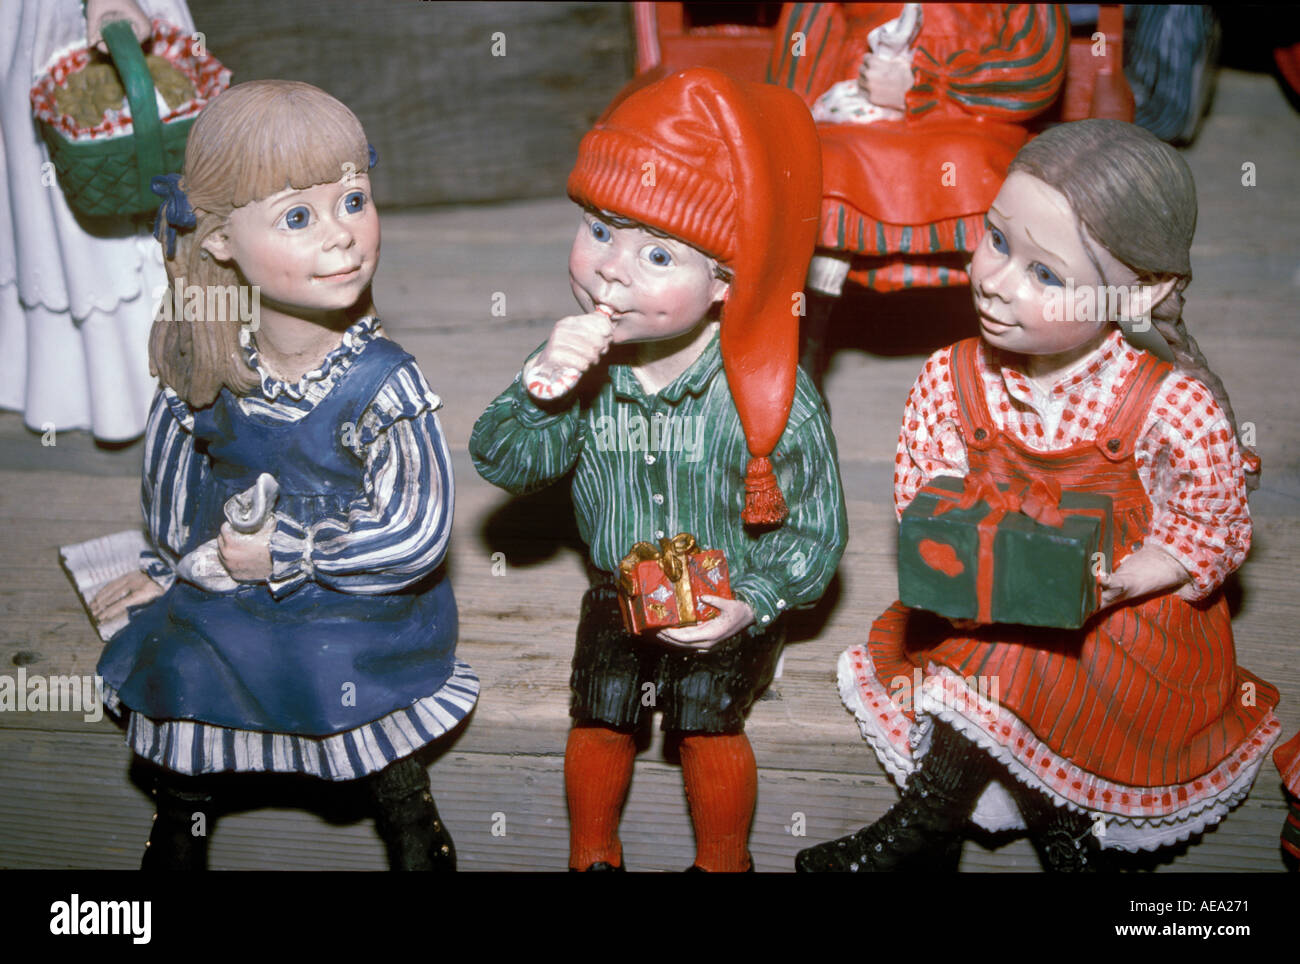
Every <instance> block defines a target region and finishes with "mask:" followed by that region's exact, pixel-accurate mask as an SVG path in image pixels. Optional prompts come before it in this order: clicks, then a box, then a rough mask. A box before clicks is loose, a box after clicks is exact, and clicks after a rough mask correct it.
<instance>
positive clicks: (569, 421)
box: [470, 69, 847, 871]
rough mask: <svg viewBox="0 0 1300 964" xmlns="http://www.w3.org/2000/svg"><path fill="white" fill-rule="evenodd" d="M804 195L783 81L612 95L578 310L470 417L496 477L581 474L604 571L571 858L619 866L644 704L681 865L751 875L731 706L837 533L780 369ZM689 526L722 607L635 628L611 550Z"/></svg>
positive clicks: (807, 230)
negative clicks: (685, 816) (664, 757)
mask: <svg viewBox="0 0 1300 964" xmlns="http://www.w3.org/2000/svg"><path fill="white" fill-rule="evenodd" d="M819 187H820V168H819V159H818V152H817V140H816V134H815V131H814V129H813V125H812V121H811V119H810V117H809V115H808V111H807V108H806V107H805V106H804V105H803V104H802V103H801V102H800V101H799V99H798V98H797V97H794V96H793V95H791V94H790V93H789V92H788V91H784V90H781V89H779V88H776V87H772V86H768V85H757V84H751V83H746V82H740V81H736V80H734V79H732V78H729V77H727V76H726V75H724V74H722V73H719V72H717V71H714V70H709V69H692V70H687V71H684V72H681V73H679V74H676V75H674V76H672V77H668V78H665V79H664V80H661V81H659V82H658V83H656V84H653V85H651V86H650V87H647V88H644V89H642V90H640V91H638V92H637V93H635V94H634V95H632V96H631V97H629V98H628V99H627V100H625V101H624V102H622V103H621V104H619V105H618V106H617V107H616V108H615V109H614V110H613V111H612V112H611V113H610V115H609V116H608V117H607V118H606V119H605V120H604V121H602V122H601V123H599V124H598V125H597V126H596V127H595V128H594V129H593V130H592V131H590V132H589V133H588V134H587V135H586V137H585V138H584V139H583V141H582V144H581V146H580V148H579V155H578V161H577V164H576V165H575V167H574V169H573V172H572V174H571V175H570V177H569V183H568V189H569V195H570V197H572V198H573V200H574V201H576V202H577V203H578V204H580V205H581V206H582V208H583V215H582V221H581V224H580V225H579V228H578V235H577V238H576V239H575V241H574V243H573V248H572V253H571V255H570V260H569V275H570V280H571V283H572V287H573V293H574V297H575V298H576V299H577V302H578V305H579V307H580V309H581V311H580V313H579V314H577V315H573V316H571V317H567V318H563V319H561V320H560V321H558V322H557V323H556V325H555V327H554V329H553V330H552V332H551V335H550V338H549V339H548V340H547V342H546V344H545V345H544V346H542V347H541V348H540V349H539V350H538V351H537V352H536V353H534V354H533V355H532V356H531V357H530V358H529V359H528V361H527V362H526V363H525V365H524V368H523V371H522V372H521V374H520V376H519V377H518V378H516V380H515V383H514V384H513V385H512V386H511V387H510V388H508V389H507V390H506V391H505V392H503V393H502V394H501V395H500V396H499V397H498V398H497V399H496V400H495V401H494V402H493V403H492V404H491V405H490V406H489V407H488V409H487V411H485V412H484V413H483V415H482V416H481V417H480V418H479V420H478V423H477V425H476V426H475V428H474V432H473V436H472V438H471V440H470V452H471V454H472V456H473V459H474V464H475V467H476V468H477V469H478V471H479V472H480V474H482V475H483V477H484V478H486V479H488V480H489V481H491V482H493V483H494V484H496V485H500V486H502V487H503V488H505V489H508V490H510V491H512V492H523V491H527V490H530V489H535V488H538V487H540V486H543V485H546V484H548V483H550V482H554V481H556V480H557V479H560V478H561V477H563V476H564V475H565V474H566V473H568V472H569V471H570V470H572V471H573V472H574V480H573V498H574V508H575V510H576V513H577V519H578V525H579V530H580V532H581V535H582V537H583V539H584V541H585V542H586V543H587V546H588V550H589V554H590V563H591V568H592V569H593V570H594V571H595V572H596V573H597V574H598V575H597V578H596V579H595V580H594V584H593V586H592V587H591V589H590V590H589V591H588V592H587V594H586V596H585V597H584V599H583V604H582V614H581V617H580V621H579V626H578V634H577V635H578V638H577V649H576V652H575V655H574V658H573V672H572V677H571V680H570V683H571V687H572V704H571V708H570V714H571V715H572V717H573V719H574V726H573V729H572V730H571V731H570V735H569V739H568V746H567V748H566V751H565V786H566V792H567V795H568V802H569V815H570V827H571V837H570V843H571V846H570V854H569V866H570V868H571V869H573V870H621V869H623V856H622V849H621V846H620V843H619V837H618V824H619V816H620V811H621V809H622V805H623V800H624V797H625V796H626V793H627V788H628V785H629V782H630V780H631V777H632V765H633V758H634V756H635V753H636V746H635V739H634V733H635V731H636V730H637V728H638V727H640V726H641V725H642V724H644V723H647V722H648V720H649V717H650V715H651V714H653V713H654V712H656V711H662V712H663V714H664V717H663V722H662V725H663V728H664V730H666V731H668V732H669V733H670V734H673V735H675V736H678V737H680V747H681V761H682V773H683V779H684V781H685V784H686V793H687V796H688V798H689V801H690V807H691V817H692V822H693V824H694V828H695V840H696V857H695V863H694V865H693V869H699V870H706V871H745V870H749V869H752V861H751V859H750V856H749V854H748V852H747V842H748V837H749V827H750V821H751V820H752V817H753V810H754V802H755V795H756V791H757V776H758V775H757V766H756V763H755V759H754V754H753V751H752V749H751V748H750V745H749V742H748V740H747V738H746V737H745V734H744V721H745V717H746V716H747V714H748V712H749V709H750V707H751V705H752V703H753V701H754V699H755V697H756V696H757V695H758V693H759V692H761V690H762V689H763V688H764V687H765V686H766V685H767V684H768V683H769V682H770V681H771V679H772V676H773V673H774V671H775V668H776V665H777V660H778V658H779V656H780V651H781V646H782V643H783V639H784V629H783V625H782V624H783V619H782V616H783V615H784V614H785V613H786V612H787V611H788V610H790V609H791V608H793V607H796V606H802V605H806V604H809V603H812V602H814V601H815V600H816V599H818V598H819V597H820V596H821V594H822V592H823V591H824V590H825V587H826V585H827V583H828V582H829V581H830V578H831V576H832V575H833V574H834V572H835V568H836V565H837V563H838V561H839V558H840V555H841V553H842V551H843V547H844V543H845V539H846V535H847V526H846V515H845V508H844V500H843V495H842V492H841V487H840V480H839V470H838V466H837V463H836V455H835V442H834V438H833V437H832V435H831V430H830V424H829V420H828V418H827V416H826V414H825V411H824V409H823V407H822V405H821V403H820V400H819V399H818V396H817V394H816V392H815V391H814V390H813V389H812V387H811V385H810V383H809V382H808V380H807V378H806V376H805V375H804V374H803V373H802V372H799V371H797V368H796V363H795V359H796V340H797V326H798V321H799V318H798V307H797V306H798V303H799V301H800V300H801V290H802V285H803V279H804V272H805V271H806V269H807V264H808V259H809V257H810V255H811V253H812V244H813V236H814V233H815V229H816V221H817V207H818V203H819V199H820V192H819ZM655 425H658V426H660V427H661V431H659V432H647V431H646V429H647V426H655ZM656 438H658V441H657V442H653V441H652V440H654V439H656ZM691 439H694V440H695V441H694V443H690V442H689V441H688V442H687V444H681V442H682V440H691ZM674 440H675V441H674ZM683 532H684V533H689V534H690V535H692V536H693V537H694V538H695V540H696V542H697V544H698V545H699V546H700V547H703V548H705V549H711V550H721V551H722V552H723V553H724V554H725V557H726V560H727V563H728V565H729V567H730V574H731V588H732V592H733V594H734V597H735V598H734V599H724V598H721V597H720V596H716V595H711V594H706V595H703V596H702V597H701V598H702V600H703V601H704V602H705V603H708V604H710V605H712V606H714V607H716V608H717V609H718V610H719V614H718V615H717V616H716V617H715V618H713V619H711V620H709V621H705V622H701V623H699V624H697V625H694V626H686V627H681V628H675V629H665V630H662V631H660V632H659V633H658V634H657V635H651V636H642V635H638V636H633V635H629V633H628V632H626V631H625V629H624V627H623V623H622V620H621V618H620V613H619V605H618V600H617V592H616V588H615V586H616V581H617V579H618V575H619V571H620V568H619V565H620V561H621V560H623V558H624V556H625V555H626V554H628V552H629V550H630V549H631V548H632V547H633V545H634V544H636V543H638V542H650V543H656V542H658V541H659V540H665V539H669V540H671V539H672V537H673V536H675V535H677V534H678V533H683Z"/></svg>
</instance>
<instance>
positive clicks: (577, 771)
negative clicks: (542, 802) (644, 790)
mask: <svg viewBox="0 0 1300 964" xmlns="http://www.w3.org/2000/svg"><path fill="white" fill-rule="evenodd" d="M635 757H636V741H635V740H633V739H632V735H631V734H630V733H620V732H618V731H617V730H610V729H606V728H605V727H603V726H575V727H574V728H573V729H571V730H570V731H569V744H568V746H567V747H566V748H565V750H564V791H565V794H566V795H567V796H568V798H569V866H570V867H573V868H574V869H576V870H586V869H587V868H588V867H590V866H591V865H592V864H594V863H596V862H598V861H604V862H606V863H608V864H612V865H613V866H615V867H618V866H621V865H622V863H623V845H622V844H621V843H620V842H619V839H618V820H619V816H620V814H621V813H622V811H623V799H624V797H626V796H627V788H628V785H629V784H630V783H631V782H632V761H633V760H634V759H635Z"/></svg>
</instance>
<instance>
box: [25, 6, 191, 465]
mask: <svg viewBox="0 0 1300 964" xmlns="http://www.w3.org/2000/svg"><path fill="white" fill-rule="evenodd" d="M139 2H140V6H141V8H142V9H143V10H144V11H145V13H146V14H148V15H149V16H151V17H156V18H159V19H162V20H165V21H167V22H168V23H172V24H176V25H178V26H181V27H183V28H185V29H186V30H193V29H194V22H193V20H192V19H191V18H190V14H189V10H188V9H186V7H185V4H184V2H183V0H139ZM85 41H86V18H85V13H84V11H83V9H82V4H81V0H6V2H3V3H0V71H3V74H2V75H0V135H3V136H2V137H0V180H2V181H3V190H0V408H6V409H12V410H17V411H20V412H22V413H23V420H24V421H25V422H26V423H27V426H28V427H29V428H32V429H34V430H36V431H41V432H44V431H47V430H49V429H51V428H54V429H58V430H62V429H90V430H91V431H93V432H94V434H95V437H96V438H98V439H102V440H104V441H120V440H125V439H130V438H134V437H135V436H137V435H140V434H141V433H142V432H143V431H144V426H145V419H146V417H147V416H148V414H149V403H150V401H151V399H152V397H153V393H154V390H155V388H156V381H155V379H154V378H153V376H151V375H150V374H149V353H148V345H149V329H150V326H151V324H152V319H153V306H154V301H155V294H156V293H158V294H160V293H161V290H162V289H163V288H164V286H165V285H166V283H167V278H166V274H165V273H164V271H163V265H162V255H161V251H160V248H159V245H158V242H157V241H155V240H153V237H152V236H151V234H150V232H149V227H150V225H151V222H150V221H149V219H147V218H146V219H141V220H139V221H138V222H137V221H132V220H128V219H116V218H114V219H95V220H94V221H92V222H87V223H82V222H79V221H78V219H77V218H76V217H75V216H74V215H73V214H72V212H71V211H70V210H69V209H68V205H67V202H66V201H65V200H64V197H63V192H62V191H61V190H60V189H59V187H58V184H57V180H55V179H54V176H53V171H52V168H51V169H50V170H49V171H48V172H47V173H46V175H45V176H44V177H42V166H43V165H44V164H45V163H46V161H48V160H49V156H48V154H47V152H46V148H45V143H44V141H42V139H41V136H40V132H39V130H38V128H37V125H36V122H35V121H34V120H33V118H32V108H31V102H30V100H29V96H28V95H29V93H30V91H31V88H32V84H33V83H34V82H35V80H36V75H37V74H38V73H39V72H40V71H41V70H42V69H43V68H44V67H45V66H46V65H47V64H48V63H49V62H50V60H51V59H53V58H54V57H55V56H56V55H58V54H61V53H63V52H64V51H66V50H68V49H69V48H71V47H74V46H77V45H84V44H85Z"/></svg>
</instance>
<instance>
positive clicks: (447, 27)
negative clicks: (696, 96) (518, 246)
mask: <svg viewBox="0 0 1300 964" xmlns="http://www.w3.org/2000/svg"><path fill="white" fill-rule="evenodd" d="M189 6H190V12H191V13H192V14H193V16H194V23H195V25H196V26H197V28H198V29H199V30H200V31H202V32H203V33H204V35H205V36H206V38H207V46H208V49H209V50H210V51H212V53H213V55H214V56H216V57H217V59H218V60H220V61H221V62H222V63H224V64H225V65H226V66H227V67H229V68H230V69H231V71H232V72H233V74H234V78H233V82H234V83H240V82H242V81H246V80H257V79H262V78H279V79H283V80H302V81H306V82H307V83H310V84H315V85H316V86H317V87H320V88H322V89H323V90H327V91H329V92H330V93H331V94H333V95H334V96H335V97H337V98H339V100H341V101H343V102H344V103H345V104H347V105H348V106H349V107H351V108H352V110H353V112H354V113H356V115H357V117H359V118H360V119H361V123H362V125H363V126H364V127H365V129H366V134H367V135H368V136H369V138H370V141H371V143H372V144H374V146H375V149H376V150H377V151H378V152H379V166H378V167H376V168H375V171H374V175H373V180H374V185H375V193H376V197H377V198H378V200H379V203H380V204H381V205H390V206H397V205H403V206H411V205H421V204H448V203H451V204H455V203H463V202H480V201H503V200H515V199H521V198H536V197H553V196H555V195H556V194H563V193H564V181H565V178H566V177H568V173H569V169H570V168H571V167H572V166H573V158H574V154H575V152H576V150H577V147H578V141H579V140H580V139H581V138H582V135H583V134H584V133H586V131H587V129H588V128H590V127H591V125H592V123H593V122H594V121H595V119H596V117H597V116H599V114H600V112H601V111H602V110H604V108H605V105H606V104H607V103H609V100H610V98H612V97H613V96H614V94H615V93H617V92H618V90H619V88H620V87H622V86H623V84H624V83H625V82H626V81H627V80H628V79H629V78H630V77H631V76H632V73H633V56H632V54H633V41H632V26H631V18H630V14H629V10H628V6H627V5H626V4H622V3H442V2H412V0H376V2H369V0H367V2H365V3H358V2H356V0H312V2H309V3H303V2H301V0H299V2H290V0H193V2H191V3H190V5H189ZM497 34H500V35H501V36H500V37H494V35H497ZM498 42H501V43H503V46H500V45H497V43H498ZM494 45H497V50H498V51H501V50H504V56H496V55H494V53H493V48H494Z"/></svg>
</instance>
